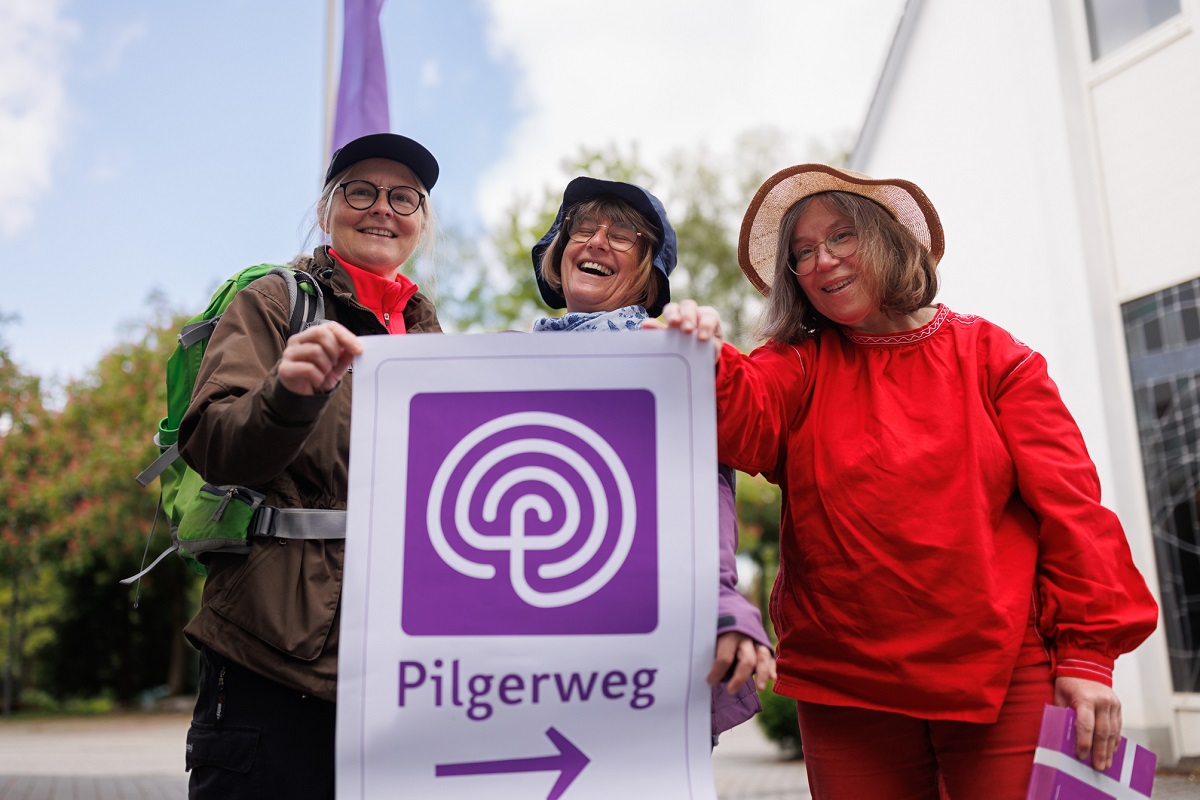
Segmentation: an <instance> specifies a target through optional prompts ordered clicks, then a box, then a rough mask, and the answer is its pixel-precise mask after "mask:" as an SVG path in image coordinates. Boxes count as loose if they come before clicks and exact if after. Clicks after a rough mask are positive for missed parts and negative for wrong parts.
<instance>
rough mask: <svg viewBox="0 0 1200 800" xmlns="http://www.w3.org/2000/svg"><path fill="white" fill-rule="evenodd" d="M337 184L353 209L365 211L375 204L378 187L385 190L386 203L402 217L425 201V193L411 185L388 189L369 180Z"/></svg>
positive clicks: (414, 210) (347, 203)
mask: <svg viewBox="0 0 1200 800" xmlns="http://www.w3.org/2000/svg"><path fill="white" fill-rule="evenodd" d="M339 186H340V188H341V190H342V194H343V195H344V196H345V198H346V205H348V206H350V207H351V208H353V209H354V210H355V211H366V210H367V209H368V208H370V207H371V206H373V205H375V201H376V200H378V199H379V190H380V189H382V190H383V191H385V192H387V201H388V205H389V206H391V207H392V211H395V212H396V213H397V214H399V215H400V216H402V217H407V216H408V215H409V214H414V213H416V211H417V209H419V208H420V207H421V203H423V202H424V201H425V195H423V194H421V193H420V192H418V191H417V190H416V189H414V188H412V187H411V186H393V187H392V188H390V189H389V188H388V187H386V186H376V185H375V184H373V183H371V182H370V181H346V182H345V183H342V184H339Z"/></svg>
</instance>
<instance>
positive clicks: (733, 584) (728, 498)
mask: <svg viewBox="0 0 1200 800" xmlns="http://www.w3.org/2000/svg"><path fill="white" fill-rule="evenodd" d="M723 472H724V470H721V471H720V472H718V475H717V505H718V526H719V533H720V537H721V542H720V546H721V561H720V569H721V573H720V577H721V586H720V594H719V595H718V598H717V635H718V636H720V635H721V634H722V633H728V632H730V631H736V632H737V633H741V634H744V635H746V636H749V637H750V638H751V639H753V640H754V641H756V642H758V643H759V644H761V645H764V646H766V647H770V646H771V640H770V638H768V637H767V632H766V630H765V629H764V628H763V623H762V614H760V613H759V610H758V608H757V607H756V606H755V605H754V604H753V603H751V602H750V601H749V600H747V599H746V598H745V597H743V596H742V593H741V592H739V591H738V590H737V578H738V575H737V546H738V524H737V507H736V505H735V504H734V499H733V486H732V485H730V483H729V480H728V479H727V478H726V477H725V475H724V474H723ZM725 688H726V684H725V682H724V681H721V682H719V683H717V684H716V685H715V686H713V687H712V735H713V741H714V742H715V741H716V737H717V735H718V734H720V733H722V732H723V731H727V730H729V729H730V728H732V727H734V726H736V725H740V724H741V723H743V722H745V721H746V720H748V719H750V718H751V717H753V716H754V715H755V714H757V713H758V712H759V711H761V710H762V705H761V704H760V703H759V700H758V691H757V690H756V689H755V687H754V679H753V678H750V679H749V680H747V681H746V684H745V685H744V686H742V687H741V688H740V689H739V690H738V693H737V694H736V695H734V696H732V697H731V696H730V695H729V694H728V693H727V692H726V691H725Z"/></svg>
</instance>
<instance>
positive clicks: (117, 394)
mask: <svg viewBox="0 0 1200 800" xmlns="http://www.w3.org/2000/svg"><path fill="white" fill-rule="evenodd" d="M177 327H178V320H169V321H168V320H166V319H165V317H163V316H162V314H160V319H159V320H158V321H156V322H153V323H149V324H146V325H145V326H144V328H143V329H142V330H141V331H140V332H139V333H138V334H137V335H136V336H135V337H133V338H132V339H131V340H130V341H127V342H124V343H122V344H120V345H118V346H117V347H116V348H114V349H113V350H112V351H111V352H109V353H107V354H106V355H105V356H104V357H103V358H102V359H101V361H100V363H99V364H98V365H97V366H96V367H95V368H94V369H93V370H92V371H91V372H90V374H89V375H88V376H87V377H86V378H84V379H82V380H79V381H75V382H73V383H71V384H69V385H68V386H67V387H66V388H65V405H64V406H63V407H62V409H61V410H50V409H49V408H47V406H46V404H45V403H44V402H43V400H42V395H41V391H40V381H39V380H38V379H37V378H36V377H33V376H28V375H24V374H22V373H21V372H20V370H18V369H17V368H16V367H15V365H14V364H13V363H12V361H11V360H10V359H9V358H8V356H7V353H6V352H5V351H4V350H2V349H0V434H2V438H0V566H3V567H4V568H5V569H6V571H7V573H6V574H7V575H10V576H11V577H12V588H9V589H8V591H6V592H3V593H0V602H3V603H4V604H5V607H6V608H5V610H6V611H8V612H9V613H8V614H6V615H5V618H4V620H3V622H0V626H3V627H4V628H5V632H6V634H8V637H9V640H19V641H20V642H21V644H20V645H19V647H17V648H15V649H17V650H19V654H18V655H15V656H13V657H12V658H11V659H10V660H17V659H19V660H20V662H21V664H20V665H19V666H18V665H14V671H15V672H16V673H18V674H20V676H21V679H22V685H23V686H24V687H27V688H31V689H37V690H39V691H41V692H46V693H49V694H50V695H53V696H58V697H70V696H84V695H89V694H95V693H99V692H100V691H102V690H105V691H108V692H111V693H112V694H113V695H114V696H115V697H116V698H117V699H118V700H120V701H128V700H131V699H133V698H134V697H135V696H136V694H137V693H138V692H140V691H143V690H145V689H147V688H149V687H152V686H156V685H160V684H164V683H173V684H176V687H175V688H176V689H182V688H183V686H182V682H183V680H184V678H185V676H186V674H187V670H186V664H183V663H181V661H180V660H181V659H185V658H186V653H185V651H184V650H183V648H182V647H181V646H180V645H181V644H182V639H181V636H180V633H179V630H180V628H181V626H182V620H184V619H186V616H187V613H188V604H189V597H190V594H189V593H190V591H191V588H190V582H189V581H188V579H187V573H186V570H184V569H183V568H182V567H183V565H182V564H178V563H175V560H168V561H166V562H164V563H163V564H161V565H160V566H159V567H158V569H156V570H155V571H154V572H153V573H151V574H150V575H148V576H147V577H146V578H145V580H144V581H143V582H142V584H141V586H140V587H139V591H140V593H141V596H142V598H144V600H145V602H144V603H138V604H136V605H135V602H134V596H133V593H132V591H131V590H130V589H129V588H128V587H126V586H122V585H120V584H119V583H118V581H119V580H120V579H121V578H123V577H125V576H127V575H131V574H133V573H135V572H137V571H138V567H139V563H140V562H141V559H142V555H143V552H144V551H145V549H146V547H147V537H148V535H149V533H150V528H151V524H152V520H153V519H154V516H155V509H156V505H157V496H156V494H154V493H153V492H150V491H147V490H144V489H142V488H141V487H139V486H138V485H137V483H136V482H135V481H134V480H133V478H134V476H135V475H136V474H137V473H138V472H139V471H140V470H141V469H142V467H144V466H145V465H146V464H148V463H149V462H150V461H152V460H153V459H154V457H155V456H156V455H157V452H158V449H157V447H155V446H154V444H153V442H152V436H153V432H154V431H155V429H156V426H157V423H158V419H159V417H160V416H161V415H162V413H163V409H164V408H165V402H166V401H165V386H164V377H165V363H166V357H167V354H168V351H169V349H170V348H172V347H173V346H174V332H175V330H177ZM160 534H161V535H160V536H159V541H158V542H157V543H156V544H155V545H153V546H155V547H156V549H162V548H165V547H166V543H167V536H166V532H165V528H164V529H163V530H161V531H160ZM18 586H20V587H24V590H23V591H19V590H18V589H17V588H16V587H18ZM80 664H86V665H87V669H82V670H81V669H80V668H79V665H80Z"/></svg>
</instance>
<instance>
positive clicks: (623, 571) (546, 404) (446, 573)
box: [400, 389, 658, 636]
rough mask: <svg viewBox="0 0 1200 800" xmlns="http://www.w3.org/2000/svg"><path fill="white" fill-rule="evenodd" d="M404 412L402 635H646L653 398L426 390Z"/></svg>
mask: <svg viewBox="0 0 1200 800" xmlns="http://www.w3.org/2000/svg"><path fill="white" fill-rule="evenodd" d="M409 411H410V413H409V427H410V430H409V451H408V486H407V498H408V504H407V517H406V520H405V523H406V527H405V541H404V587H403V593H402V598H401V603H402V609H401V620H400V622H401V627H403V629H404V630H405V632H407V633H408V634H410V635H414V636H437V635H472V634H473V635H519V634H533V635H536V634H571V633H578V634H598V633H599V634H602V633H648V632H650V631H652V630H654V628H655V627H656V625H657V624H658V536H657V518H658V516H657V515H658V503H657V487H656V481H655V472H654V471H655V443H654V440H655V425H654V395H653V394H651V393H650V392H648V391H646V390H643V389H613V390H610V389H606V390H594V391H592V390H564V391H558V392H553V391H543V392H452V393H427V394H419V395H416V396H415V397H413V399H412V401H411V405H410V408H409Z"/></svg>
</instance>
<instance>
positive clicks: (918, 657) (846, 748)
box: [664, 164, 1157, 800]
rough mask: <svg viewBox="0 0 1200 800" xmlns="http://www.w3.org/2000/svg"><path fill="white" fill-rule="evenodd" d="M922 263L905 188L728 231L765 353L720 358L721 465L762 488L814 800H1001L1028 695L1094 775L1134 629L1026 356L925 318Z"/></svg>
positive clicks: (916, 198)
mask: <svg viewBox="0 0 1200 800" xmlns="http://www.w3.org/2000/svg"><path fill="white" fill-rule="evenodd" d="M942 252H943V238H942V227H941V223H940V222H939V220H938V215H937V212H936V211H935V210H934V208H933V205H932V203H930V201H929V199H928V198H927V197H926V196H925V194H924V192H922V191H921V190H920V189H919V188H918V187H917V186H916V185H914V184H912V183H910V182H909V181H905V180H875V179H872V178H868V177H867V176H865V175H859V174H857V173H853V172H848V171H845V170H839V169H835V168H833V167H829V166H825V165H820V164H805V165H801V166H796V167H791V168H789V169H785V170H783V171H782V172H780V173H778V174H776V175H774V176H773V177H771V178H770V179H768V180H767V182H766V183H765V184H763V186H762V187H761V188H760V189H759V191H758V193H757V194H756V195H755V197H754V200H753V201H752V202H751V204H750V207H749V209H748V210H747V212H746V216H745V219H744V221H743V223H742V231H741V238H740V241H739V247H738V255H739V261H740V262H741V266H742V269H743V271H744V272H745V273H746V276H747V277H748V278H749V279H750V282H751V283H753V284H754V286H755V287H756V288H757V289H758V290H759V291H761V292H762V293H763V294H765V295H766V296H767V305H766V307H765V309H764V312H763V317H762V320H761V331H760V332H761V333H762V334H763V335H764V338H767V339H769V341H768V342H767V344H765V345H764V346H762V347H760V348H758V349H757V350H755V351H754V352H753V353H752V354H751V355H749V356H745V355H742V354H740V353H738V351H737V350H736V349H735V348H733V347H731V346H730V345H727V344H725V345H721V346H720V348H719V349H718V353H717V364H718V372H717V401H718V415H719V421H718V454H719V456H720V458H721V459H722V460H723V461H726V462H728V463H729V464H731V465H733V466H734V467H736V468H738V469H741V470H744V471H746V472H749V473H762V474H764V475H765V476H766V477H767V478H768V479H769V480H771V481H773V482H775V483H777V484H779V486H780V487H781V488H782V489H783V492H784V505H783V515H782V520H781V525H780V571H779V577H778V579H777V581H776V584H775V589H774V593H773V598H772V604H771V616H772V620H773V622H774V624H775V630H776V632H777V633H778V635H779V664H778V669H779V680H778V681H776V683H775V690H776V691H777V692H779V693H780V694H783V695H785V696H788V697H793V698H795V699H796V700H797V701H798V703H797V705H798V715H799V720H800V728H801V733H802V736H803V741H804V756H805V765H806V768H807V770H808V775H809V783H810V789H811V791H812V794H813V797H814V798H817V799H818V800H819V799H820V798H850V797H853V798H858V797H886V798H934V797H938V796H939V785H940V787H941V788H940V791H941V792H943V793H944V794H945V795H948V796H949V797H952V798H954V800H961V798H988V799H989V800H996V799H997V798H1014V799H1016V798H1023V797H1024V796H1025V791H1026V787H1027V785H1028V781H1029V776H1030V773H1031V770H1032V759H1033V753H1034V749H1035V747H1036V744H1037V737H1038V730H1039V725H1040V721H1041V716H1042V709H1043V704H1046V703H1054V704H1057V705H1060V706H1070V707H1073V708H1074V709H1075V711H1076V712H1077V715H1078V725H1077V731H1078V752H1079V754H1080V756H1081V757H1082V756H1085V755H1087V754H1088V753H1089V752H1090V754H1091V757H1092V759H1093V763H1094V764H1095V766H1097V767H1098V768H1101V769H1103V768H1105V767H1107V766H1108V765H1109V764H1110V763H1111V762H1112V757H1113V751H1114V747H1115V745H1116V744H1117V742H1118V741H1119V735H1120V729H1121V707H1120V703H1119V701H1118V699H1117V697H1116V695H1115V694H1114V693H1113V690H1112V688H1111V686H1112V678H1111V676H1112V667H1113V662H1114V660H1115V659H1116V657H1117V656H1118V655H1120V654H1122V653H1126V652H1129V651H1130V650H1132V649H1133V648H1135V647H1136V646H1137V645H1138V644H1139V643H1140V642H1141V641H1142V640H1144V639H1145V638H1146V637H1147V636H1148V635H1149V634H1150V632H1151V631H1153V630H1154V626H1155V624H1156V620H1157V607H1156V605H1155V602H1154V600H1153V598H1152V597H1151V595H1150V592H1149V591H1148V590H1147V588H1146V584H1145V581H1144V580H1143V578H1142V576H1141V575H1140V574H1139V573H1138V571H1137V569H1136V567H1135V566H1134V565H1133V561H1132V558H1131V556H1130V552H1129V547H1128V545H1127V543H1126V541H1125V536H1124V533H1123V531H1122V529H1121V525H1120V522H1119V521H1118V519H1117V517H1116V515H1115V514H1113V513H1112V512H1111V511H1109V510H1108V509H1106V508H1104V507H1103V506H1102V505H1101V504H1100V485H1099V480H1098V477H1097V474H1096V470H1095V467H1094V466H1093V464H1092V462H1091V460H1090V459H1089V457H1088V454H1087V451H1086V449H1085V447H1084V443H1083V440H1082V437H1081V435H1080V432H1079V429H1078V427H1077V426H1076V424H1075V422H1074V420H1073V419H1072V418H1071V415H1070V413H1069V412H1068V411H1067V409H1066V407H1065V406H1064V404H1063V402H1062V399H1061V398H1060V397H1059V394H1058V390H1057V388H1056V387H1055V385H1054V383H1053V382H1052V381H1051V380H1050V378H1049V376H1048V374H1047V371H1046V362H1045V360H1044V359H1043V358H1042V356H1040V355H1039V354H1038V353H1036V352H1034V351H1032V350H1031V349H1030V348H1028V347H1027V346H1026V345H1024V344H1022V343H1021V342H1020V341H1018V340H1016V339H1015V338H1013V337H1012V336H1011V335H1010V334H1008V333H1007V332H1005V331H1004V330H1002V329H1000V328H998V327H997V326H995V325H993V324H992V323H989V322H987V321H986V320H983V319H981V318H979V317H976V316H971V315H967V314H959V313H955V312H953V311H951V310H950V309H949V308H947V307H946V306H944V305H935V304H934V303H933V299H934V296H935V294H936V292H937V274H936V267H937V264H938V261H939V259H940V258H941V256H942ZM664 319H665V321H666V323H667V324H668V325H670V326H672V327H679V328H681V329H683V330H684V331H685V332H691V333H695V334H696V335H698V336H699V337H700V338H704V339H707V338H712V339H714V340H715V341H716V342H718V343H720V339H721V328H720V318H719V317H718V316H717V314H716V312H715V311H714V310H712V309H708V308H699V307H697V306H696V305H695V304H694V303H691V302H684V303H681V304H678V305H671V306H669V307H668V308H667V309H666V311H665V314H664Z"/></svg>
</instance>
